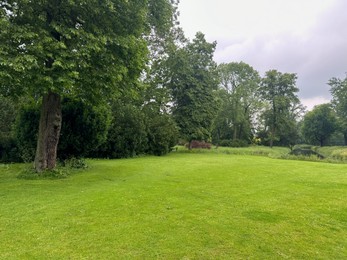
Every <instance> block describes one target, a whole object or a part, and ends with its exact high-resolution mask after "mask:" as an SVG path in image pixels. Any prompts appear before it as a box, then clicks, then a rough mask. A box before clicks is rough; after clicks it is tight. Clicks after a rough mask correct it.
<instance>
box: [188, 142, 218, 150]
mask: <svg viewBox="0 0 347 260" xmlns="http://www.w3.org/2000/svg"><path fill="white" fill-rule="evenodd" d="M186 147H187V148H191V149H199V148H200V149H211V147H212V145H211V144H210V143H206V142H205V141H197V140H193V141H191V142H190V143H188V144H186Z"/></svg>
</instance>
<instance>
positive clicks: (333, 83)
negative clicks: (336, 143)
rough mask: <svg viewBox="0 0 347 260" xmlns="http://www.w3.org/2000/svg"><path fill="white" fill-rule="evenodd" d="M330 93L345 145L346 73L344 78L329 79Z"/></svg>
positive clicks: (346, 127) (346, 126)
mask: <svg viewBox="0 0 347 260" xmlns="http://www.w3.org/2000/svg"><path fill="white" fill-rule="evenodd" d="M329 85H330V87H331V89H330V92H331V95H332V97H333V98H332V105H333V108H334V109H335V111H336V115H337V117H338V123H339V130H340V131H341V132H342V133H343V135H344V145H347V74H346V77H345V78H344V79H339V78H332V79H330V80H329Z"/></svg>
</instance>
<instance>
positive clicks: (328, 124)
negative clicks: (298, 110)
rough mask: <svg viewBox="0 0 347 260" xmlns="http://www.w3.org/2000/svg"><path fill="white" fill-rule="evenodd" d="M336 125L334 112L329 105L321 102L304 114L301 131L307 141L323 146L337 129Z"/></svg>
mask: <svg viewBox="0 0 347 260" xmlns="http://www.w3.org/2000/svg"><path fill="white" fill-rule="evenodd" d="M337 126H338V125H337V118H336V114H335V112H334V111H333V109H332V108H331V105H330V104H322V105H318V106H315V107H314V108H313V110H312V111H310V112H308V113H307V114H306V115H305V117H304V121H303V126H302V131H303V135H304V137H305V139H306V141H307V142H309V143H311V144H319V145H320V146H323V145H325V143H326V142H327V140H328V139H329V137H330V136H332V134H333V133H334V132H335V131H336V130H337Z"/></svg>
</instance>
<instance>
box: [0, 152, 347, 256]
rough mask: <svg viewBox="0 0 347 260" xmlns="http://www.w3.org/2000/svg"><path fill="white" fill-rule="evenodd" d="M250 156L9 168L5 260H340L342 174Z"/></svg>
mask: <svg viewBox="0 0 347 260" xmlns="http://www.w3.org/2000/svg"><path fill="white" fill-rule="evenodd" d="M241 151H243V153H244V155H241ZM252 151H253V153H254V152H255V151H256V149H251V148H244V149H243V150H242V149H241V148H240V149H230V148H218V149H214V148H212V149H210V150H204V151H203V152H200V151H198V150H193V151H187V150H183V148H179V149H178V150H177V152H173V153H171V154H170V155H167V156H163V157H153V156H147V157H141V158H135V159H120V160H88V161H87V163H88V165H89V167H88V168H87V169H85V170H83V171H81V170H76V172H75V174H73V175H70V176H69V178H65V179H54V180H51V179H50V180H48V179H38V180H23V179H18V178H17V175H18V173H19V172H21V171H22V168H23V167H25V165H23V164H10V165H4V164H2V165H0V203H1V213H0V233H1V244H0V258H1V259H23V258H24V259H25V258H33V259H47V258H55V257H58V256H59V258H65V259H66V258H70V259H88V258H90V259H96V258H98V259H110V258H115V257H116V258H118V259H126V258H128V259H153V258H158V259H182V258H185V259H201V258H204V259H223V258H224V259H227V258H228V259H231V258H234V259H240V258H257V259H274V258H291V259H317V258H319V259H343V258H344V257H345V256H346V255H347V248H346V245H347V222H346V219H347V211H346V203H345V202H346V200H345V197H346V193H347V175H346V166H345V165H344V164H327V163H317V162H303V161H292V160H281V159H273V158H269V157H267V156H250V155H248V154H249V153H251V152H252ZM258 151H263V153H264V154H265V153H266V152H268V155H270V156H275V155H280V154H281V153H282V154H283V153H284V152H288V150H286V149H284V148H274V149H268V148H265V147H259V150H258ZM236 153H239V154H236Z"/></svg>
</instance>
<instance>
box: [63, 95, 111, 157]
mask: <svg viewBox="0 0 347 260" xmlns="http://www.w3.org/2000/svg"><path fill="white" fill-rule="evenodd" d="M62 103H63V110H62V113H63V118H64V121H63V124H62V129H61V139H60V142H59V146H58V156H59V158H60V159H63V160H65V159H67V158H72V157H85V156H87V155H88V154H89V153H91V152H92V151H94V150H96V149H97V148H98V147H99V146H100V145H101V144H103V143H104V142H105V141H106V137H107V132H108V128H109V125H110V110H109V108H108V106H106V105H105V106H102V105H99V106H92V105H90V104H87V103H85V102H81V101H74V100H69V99H66V100H64V101H63V102H62Z"/></svg>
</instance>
